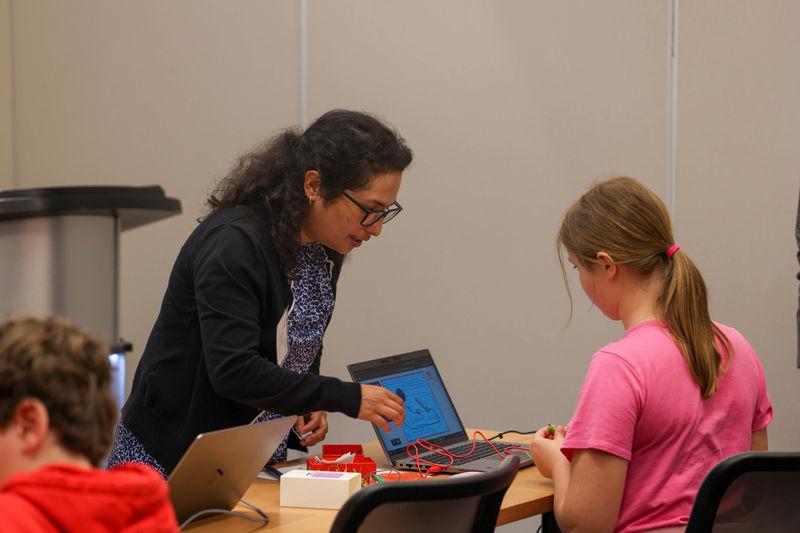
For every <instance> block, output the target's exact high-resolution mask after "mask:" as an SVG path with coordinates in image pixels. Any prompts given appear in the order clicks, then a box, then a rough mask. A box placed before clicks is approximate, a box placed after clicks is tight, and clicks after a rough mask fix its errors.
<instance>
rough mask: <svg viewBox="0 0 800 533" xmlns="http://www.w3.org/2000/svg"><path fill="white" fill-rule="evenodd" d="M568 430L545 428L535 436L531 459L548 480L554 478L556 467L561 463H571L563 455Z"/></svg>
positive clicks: (561, 427) (532, 441)
mask: <svg viewBox="0 0 800 533" xmlns="http://www.w3.org/2000/svg"><path fill="white" fill-rule="evenodd" d="M565 435H566V430H565V429H564V427H563V426H558V427H556V428H555V433H553V432H552V427H548V426H545V427H543V428H541V429H540V430H539V431H537V432H536V433H535V434H534V435H533V439H532V440H531V458H532V459H533V463H534V464H535V465H536V468H538V469H539V472H541V473H542V475H543V476H544V477H546V478H552V477H553V469H554V467H555V466H556V465H557V464H558V463H561V462H564V463H569V461H567V458H566V457H564V454H562V453H561V443H562V442H564V436H565Z"/></svg>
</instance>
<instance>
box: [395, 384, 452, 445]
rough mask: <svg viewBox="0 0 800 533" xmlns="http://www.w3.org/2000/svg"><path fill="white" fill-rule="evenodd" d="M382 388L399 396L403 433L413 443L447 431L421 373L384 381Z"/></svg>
mask: <svg viewBox="0 0 800 533" xmlns="http://www.w3.org/2000/svg"><path fill="white" fill-rule="evenodd" d="M383 386H384V387H386V388H387V389H389V390H390V391H393V392H394V393H395V394H397V395H398V396H400V397H401V398H402V399H403V402H404V403H405V408H406V419H405V422H403V432H404V433H405V435H406V439H408V440H409V441H414V440H415V439H418V438H420V437H426V436H427V437H430V436H431V435H434V434H437V433H444V432H446V431H447V422H446V421H445V419H444V417H442V411H441V409H440V408H439V404H438V403H437V402H436V398H435V397H434V395H433V392H432V391H431V388H430V387H429V386H428V381H427V380H426V379H425V376H424V375H423V373H422V372H415V373H413V374H406V375H405V376H400V377H396V378H391V379H384V380H383Z"/></svg>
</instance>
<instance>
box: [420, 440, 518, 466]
mask: <svg viewBox="0 0 800 533" xmlns="http://www.w3.org/2000/svg"><path fill="white" fill-rule="evenodd" d="M494 446H495V448H497V450H498V451H500V452H502V451H503V450H505V449H506V448H508V447H509V446H513V445H512V444H503V443H502V442H498V443H495V444H494ZM446 449H447V451H448V452H450V453H452V454H453V455H464V454H465V453H467V452H469V451H470V450H471V449H472V443H471V442H470V443H467V444H459V445H458V446H452V447H450V448H446ZM490 455H495V451H494V450H493V449H492V447H491V446H489V443H488V442H478V443H476V445H475V451H474V452H472V453H471V454H469V455H468V456H467V457H463V458H461V459H458V458H456V459H454V460H453V466H459V465H463V464H466V463H471V462H472V461H477V460H478V459H483V458H484V457H489V456H490ZM420 459H423V460H425V461H429V462H431V463H435V464H437V465H446V464H448V463H449V462H450V458H449V457H447V456H446V455H439V454H437V453H428V454H425V455H421V456H420Z"/></svg>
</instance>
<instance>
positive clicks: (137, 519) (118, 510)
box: [0, 463, 178, 533]
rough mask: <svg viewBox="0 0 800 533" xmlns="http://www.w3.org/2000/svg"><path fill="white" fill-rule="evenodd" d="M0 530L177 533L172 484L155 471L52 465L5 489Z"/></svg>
mask: <svg viewBox="0 0 800 533" xmlns="http://www.w3.org/2000/svg"><path fill="white" fill-rule="evenodd" d="M0 529H2V530H3V531H15V532H60V531H80V532H86V533H100V532H112V531H113V532H118V531H119V532H128V533H131V532H134V531H142V532H144V531H147V532H167V531H169V532H173V531H178V523H177V521H176V519H175V511H174V510H173V508H172V504H171V503H170V500H169V492H168V487H167V484H166V483H165V482H164V480H163V479H162V478H161V476H160V475H159V474H157V473H156V472H155V471H154V470H152V469H151V468H150V467H147V466H144V465H141V464H134V463H128V464H124V465H121V466H119V467H117V468H115V469H113V470H100V469H97V468H92V469H89V468H80V467H76V466H72V465H66V464H59V465H51V466H47V467H44V468H41V469H39V470H36V471H33V472H22V473H19V474H15V475H13V476H11V477H10V478H8V480H7V481H6V483H5V484H4V485H3V486H2V487H0Z"/></svg>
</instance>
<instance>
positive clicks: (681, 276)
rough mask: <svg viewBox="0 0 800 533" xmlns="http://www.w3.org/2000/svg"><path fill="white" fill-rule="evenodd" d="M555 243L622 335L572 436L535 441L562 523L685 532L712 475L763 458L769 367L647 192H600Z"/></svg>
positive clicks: (567, 527)
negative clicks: (745, 459)
mask: <svg viewBox="0 0 800 533" xmlns="http://www.w3.org/2000/svg"><path fill="white" fill-rule="evenodd" d="M558 242H559V243H560V245H561V246H560V247H559V256H560V259H561V264H562V268H563V265H564V260H563V255H562V250H561V248H562V247H563V249H564V250H566V253H567V254H568V261H569V262H570V263H571V264H572V266H573V267H574V268H575V269H577V270H578V275H579V277H580V282H581V287H582V288H583V290H584V292H585V293H586V295H587V296H588V297H589V299H590V300H591V301H592V303H593V304H595V305H596V306H597V307H598V308H599V309H600V310H601V311H602V312H603V314H604V315H606V316H607V317H608V318H610V319H612V320H621V321H622V324H623V326H624V327H625V335H624V337H623V338H622V339H620V340H618V341H616V342H613V343H611V344H608V345H607V346H604V347H603V348H601V349H600V350H599V351H598V352H597V353H595V354H594V356H593V357H592V361H591V363H590V365H589V370H588V372H587V374H586V379H585V381H584V383H583V387H582V389H581V392H580V397H579V399H578V406H577V408H576V410H575V414H574V416H573V417H572V420H571V421H570V423H569V429H568V431H567V430H566V428H563V427H558V428H557V429H556V431H555V434H553V432H552V431H551V430H550V429H548V428H546V427H545V428H542V429H540V430H539V431H538V432H537V433H536V435H534V437H533V441H532V444H531V453H532V455H533V459H534V462H535V463H536V465H537V467H538V468H539V470H540V471H541V472H542V474H544V475H545V476H547V477H552V478H553V482H554V485H555V514H556V519H557V521H558V523H559V526H560V527H561V529H562V530H564V531H565V532H568V531H572V530H580V531H587V530H588V531H612V530H613V531H624V532H634V531H650V530H656V529H662V528H663V529H665V530H669V529H668V528H675V529H676V530H680V529H681V528H682V527H683V526H685V525H686V522H687V521H688V519H689V514H690V513H691V508H692V504H693V502H694V498H695V495H696V493H697V490H698V488H699V487H700V484H701V482H702V481H703V478H704V477H705V476H706V474H707V473H708V472H709V470H711V468H712V467H713V466H714V465H716V464H717V463H718V462H720V461H721V460H722V459H724V458H726V457H728V456H730V455H733V454H735V453H739V452H743V451H747V450H766V449H767V429H766V428H767V425H768V424H769V422H770V420H771V418H772V406H771V404H770V400H769V396H768V395H767V390H766V384H765V380H764V372H763V370H762V368H761V364H760V362H759V360H758V357H757V356H756V354H755V352H754V351H753V348H752V347H751V346H750V344H749V343H748V342H747V341H746V340H745V338H744V337H743V336H742V335H741V334H740V333H739V332H738V331H736V330H735V329H733V328H730V327H728V326H725V325H723V324H719V323H716V322H712V321H711V319H710V317H709V315H708V303H707V297H706V287H705V283H704V281H703V278H702V276H701V275H700V272H699V271H698V269H697V267H696V266H695V265H694V263H693V262H692V260H691V259H689V256H688V255H687V254H686V253H685V252H683V251H682V250H680V247H679V246H678V245H677V244H675V241H674V239H673V236H672V224H671V223H670V219H669V214H668V212H667V208H666V206H665V205H664V203H663V202H662V201H661V200H660V199H659V198H658V196H656V195H655V194H654V193H653V192H652V191H651V190H650V189H648V188H646V187H645V186H643V185H642V184H641V183H639V182H638V181H636V180H634V179H631V178H623V177H620V178H612V179H609V180H605V181H602V182H599V183H597V184H596V185H594V186H593V187H591V188H590V189H589V191H587V192H586V193H585V194H584V195H583V196H582V197H581V198H580V199H579V200H578V201H577V202H576V203H575V204H574V205H573V206H572V207H570V208H569V210H568V211H567V213H566V214H565V215H564V220H563V222H562V224H561V229H560V230H559V232H558ZM568 290H569V288H568Z"/></svg>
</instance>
